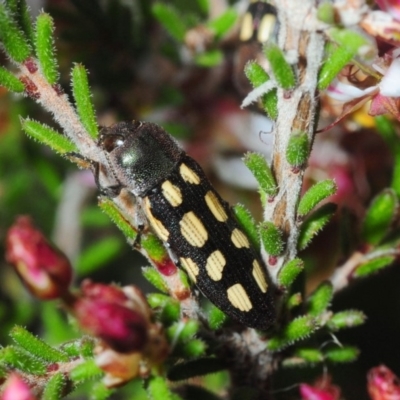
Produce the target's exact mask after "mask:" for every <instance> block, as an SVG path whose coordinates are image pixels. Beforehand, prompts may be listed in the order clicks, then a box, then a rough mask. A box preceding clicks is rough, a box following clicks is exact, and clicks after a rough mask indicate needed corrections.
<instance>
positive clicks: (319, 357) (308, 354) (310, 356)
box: [295, 347, 324, 364]
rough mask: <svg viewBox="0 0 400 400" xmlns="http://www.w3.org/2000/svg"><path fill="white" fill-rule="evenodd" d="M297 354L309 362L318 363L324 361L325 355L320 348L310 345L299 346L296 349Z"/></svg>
mask: <svg viewBox="0 0 400 400" xmlns="http://www.w3.org/2000/svg"><path fill="white" fill-rule="evenodd" d="M295 356H296V357H298V358H300V359H302V360H303V361H304V362H305V363H307V364H316V363H320V362H322V361H324V356H323V354H322V352H321V351H320V350H319V349H313V348H310V347H303V348H299V349H297V350H296V351H295Z"/></svg>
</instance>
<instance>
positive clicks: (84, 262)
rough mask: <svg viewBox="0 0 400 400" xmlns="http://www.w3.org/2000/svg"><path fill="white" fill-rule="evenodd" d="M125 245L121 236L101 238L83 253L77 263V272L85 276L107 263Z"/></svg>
mask: <svg viewBox="0 0 400 400" xmlns="http://www.w3.org/2000/svg"><path fill="white" fill-rule="evenodd" d="M123 246H124V242H123V240H122V239H121V238H119V237H115V236H111V237H106V238H104V239H99V240H98V241H96V243H94V244H92V245H91V246H89V247H87V248H86V249H85V250H84V251H83V252H82V253H81V255H80V257H79V259H78V261H77V263H76V271H77V273H78V274H79V275H81V276H84V275H87V274H89V273H91V272H93V271H95V270H97V269H98V268H100V267H101V266H104V265H106V264H107V263H108V262H109V261H110V260H112V259H114V258H115V256H116V255H117V254H119V253H120V252H121V250H122V248H123Z"/></svg>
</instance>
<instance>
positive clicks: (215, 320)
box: [207, 304, 228, 330]
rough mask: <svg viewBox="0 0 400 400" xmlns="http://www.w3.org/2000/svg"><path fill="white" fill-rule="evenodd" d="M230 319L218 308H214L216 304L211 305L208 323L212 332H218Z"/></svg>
mask: <svg viewBox="0 0 400 400" xmlns="http://www.w3.org/2000/svg"><path fill="white" fill-rule="evenodd" d="M227 319H228V317H227V316H226V314H225V313H224V312H223V311H221V310H220V309H219V308H218V307H216V306H214V304H211V305H210V307H209V310H208V313H207V321H208V326H209V327H210V329H212V330H217V329H220V328H221V327H222V326H223V325H224V323H225V322H226V320H227Z"/></svg>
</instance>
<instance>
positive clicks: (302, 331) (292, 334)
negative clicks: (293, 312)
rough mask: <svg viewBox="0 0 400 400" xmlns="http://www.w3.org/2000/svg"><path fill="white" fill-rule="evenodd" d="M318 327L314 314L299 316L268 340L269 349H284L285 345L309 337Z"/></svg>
mask: <svg viewBox="0 0 400 400" xmlns="http://www.w3.org/2000/svg"><path fill="white" fill-rule="evenodd" d="M317 328H318V325H317V323H316V320H315V319H314V318H313V317H312V316H310V315H303V316H301V317H297V318H295V319H294V320H293V321H291V322H289V323H288V324H287V325H285V326H284V327H283V328H282V329H281V330H280V332H279V333H278V335H276V336H273V337H272V338H271V339H270V340H269V341H268V342H267V349H268V350H270V351H278V350H283V349H284V348H285V347H288V346H290V345H291V344H293V343H295V342H298V341H300V340H303V339H305V338H307V337H309V336H310V335H311V334H312V333H313V332H315V330H316V329H317Z"/></svg>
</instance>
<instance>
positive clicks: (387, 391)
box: [367, 365, 400, 400]
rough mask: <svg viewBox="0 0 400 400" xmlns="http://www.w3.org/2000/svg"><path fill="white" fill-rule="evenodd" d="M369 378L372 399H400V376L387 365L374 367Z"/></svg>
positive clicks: (369, 390) (369, 391) (369, 373)
mask: <svg viewBox="0 0 400 400" xmlns="http://www.w3.org/2000/svg"><path fill="white" fill-rule="evenodd" d="M367 379H368V393H369V395H370V397H371V399H372V400H400V381H399V378H398V377H397V376H396V375H395V374H394V373H393V372H392V371H391V370H390V369H389V368H387V367H386V366H385V365H380V366H379V367H375V368H372V369H371V370H370V371H369V372H368V375H367Z"/></svg>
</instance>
